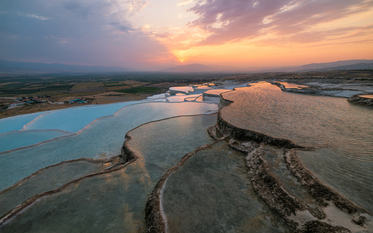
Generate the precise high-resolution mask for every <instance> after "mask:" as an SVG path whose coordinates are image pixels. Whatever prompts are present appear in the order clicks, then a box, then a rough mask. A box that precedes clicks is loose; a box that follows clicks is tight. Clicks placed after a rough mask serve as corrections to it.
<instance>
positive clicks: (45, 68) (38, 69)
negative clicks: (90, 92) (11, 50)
mask: <svg viewBox="0 0 373 233" xmlns="http://www.w3.org/2000/svg"><path fill="white" fill-rule="evenodd" d="M125 71H128V70H127V69H125V68H122V67H108V66H82V65H66V64H59V63H52V64H47V63H36V62H13V61H5V60H1V59H0V72H1V73H20V74H23V73H63V72H67V73H73V72H76V73H98V72H125Z"/></svg>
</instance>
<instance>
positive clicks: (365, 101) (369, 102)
mask: <svg viewBox="0 0 373 233" xmlns="http://www.w3.org/2000/svg"><path fill="white" fill-rule="evenodd" d="M347 101H348V102H350V103H353V104H359V105H366V106H372V107H373V98H365V97H361V96H358V95H354V96H351V97H350V98H348V99H347Z"/></svg>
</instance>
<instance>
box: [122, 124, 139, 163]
mask: <svg viewBox="0 0 373 233" xmlns="http://www.w3.org/2000/svg"><path fill="white" fill-rule="evenodd" d="M131 131H132V130H131ZM131 131H130V132H131ZM128 133H129V132H128ZM128 133H127V134H126V136H125V141H124V143H123V146H122V148H121V153H120V156H121V157H122V159H123V160H124V162H129V161H131V160H133V159H134V158H136V155H135V153H134V152H133V151H132V150H131V149H130V148H128V146H127V143H128V141H130V140H131V139H132V137H131V136H129V134H128Z"/></svg>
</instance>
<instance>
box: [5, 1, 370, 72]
mask: <svg viewBox="0 0 373 233" xmlns="http://www.w3.org/2000/svg"><path fill="white" fill-rule="evenodd" d="M0 42H1V43H0V59H4V60H10V61H32V62H45V63H65V64H82V65H103V66H121V67H127V68H134V69H147V70H158V69H162V68H166V67H171V66H175V65H180V64H192V63H200V64H205V65H220V66H236V67H268V66H270V67H273V66H295V65H303V64H308V63H320V62H332V61H339V60H351V59H373V0H293V1H291V0H148V1H146V0H1V2H0Z"/></svg>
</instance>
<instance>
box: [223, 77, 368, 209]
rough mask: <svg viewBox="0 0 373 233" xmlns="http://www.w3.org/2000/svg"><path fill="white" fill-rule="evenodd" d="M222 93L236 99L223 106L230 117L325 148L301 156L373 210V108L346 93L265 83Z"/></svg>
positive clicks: (250, 126) (242, 124)
mask: <svg viewBox="0 0 373 233" xmlns="http://www.w3.org/2000/svg"><path fill="white" fill-rule="evenodd" d="M222 95H223V97H224V98H226V99H228V100H232V101H234V103H232V104H231V105H230V106H227V107H225V108H223V109H222V110H221V114H222V117H223V118H224V119H225V120H227V121H228V122H230V123H231V124H233V125H236V126H238V127H240V128H245V129H249V130H254V131H257V132H261V133H265V134H268V135H271V136H274V137H278V138H286V139H290V140H293V141H294V142H296V143H297V144H300V145H304V146H314V147H318V148H320V149H318V150H316V151H315V152H304V153H305V154H307V156H306V155H304V156H300V159H301V160H302V162H303V163H304V164H305V165H306V167H308V168H309V169H311V170H312V171H313V172H314V173H315V174H316V175H317V176H318V177H319V178H320V179H321V180H322V181H324V182H325V183H327V184H328V185H330V186H332V187H334V188H336V189H337V190H338V191H339V192H341V193H342V194H344V195H345V196H347V197H349V198H351V199H353V200H354V201H355V202H357V204H360V205H362V206H363V207H365V208H368V209H370V210H371V211H373V205H372V204H368V203H370V202H371V201H370V199H371V197H370V194H371V193H373V185H372V184H373V143H372V142H373V130H372V128H373V120H372V118H371V116H372V113H373V112H372V111H373V109H371V108H367V107H364V106H356V105H351V104H349V103H348V102H347V101H346V99H344V98H333V97H321V96H312V95H301V94H295V93H288V92H282V91H281V90H280V89H279V88H278V87H277V86H274V85H271V84H270V83H266V82H260V83H256V84H253V85H252V86H251V87H247V88H238V89H237V90H236V91H232V92H228V93H224V94H222ZM323 148H324V149H323ZM354 197H358V198H355V199H354Z"/></svg>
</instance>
